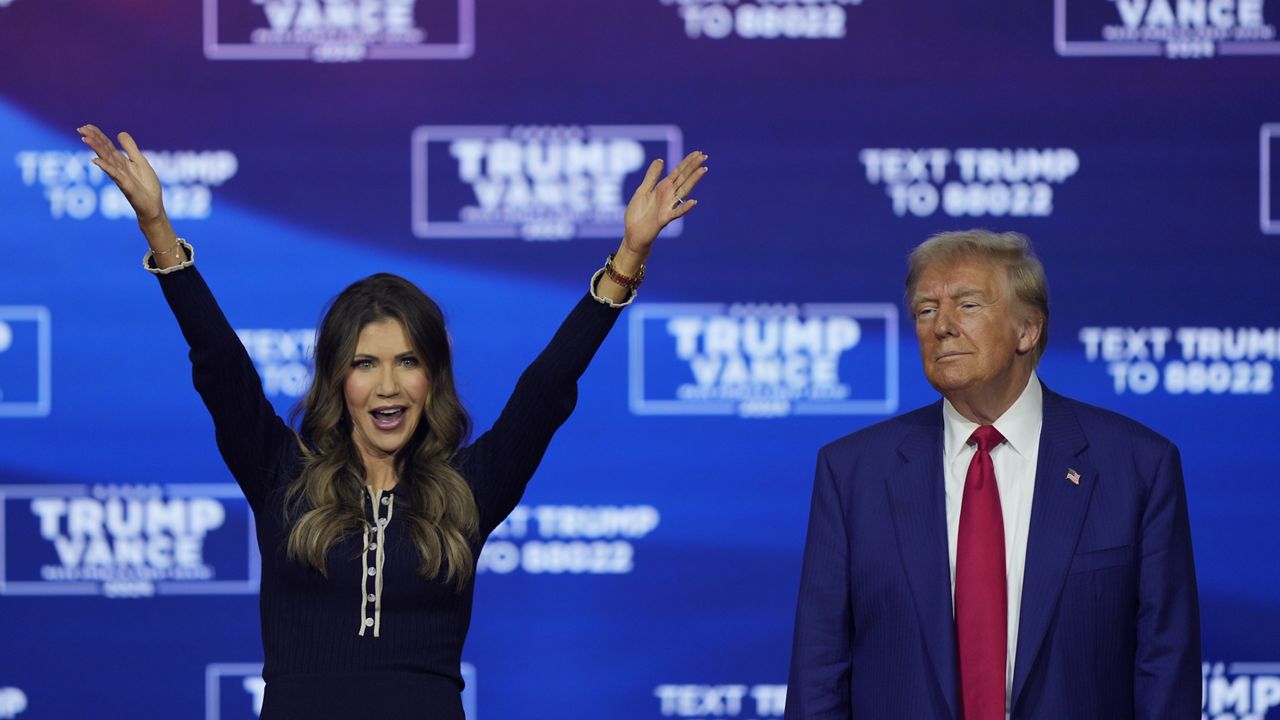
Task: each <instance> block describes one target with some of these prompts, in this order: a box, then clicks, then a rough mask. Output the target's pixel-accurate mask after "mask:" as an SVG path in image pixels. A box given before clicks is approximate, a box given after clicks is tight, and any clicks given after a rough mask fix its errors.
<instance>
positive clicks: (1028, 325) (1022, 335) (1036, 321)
mask: <svg viewBox="0 0 1280 720" xmlns="http://www.w3.org/2000/svg"><path fill="white" fill-rule="evenodd" d="M1043 332H1044V318H1042V317H1040V314H1039V313H1027V316H1026V318H1025V319H1023V321H1022V323H1021V324H1020V325H1019V328H1018V354H1020V355H1021V354H1026V353H1029V352H1031V351H1032V350H1033V349H1034V348H1035V346H1036V343H1038V342H1040V334H1041V333H1043Z"/></svg>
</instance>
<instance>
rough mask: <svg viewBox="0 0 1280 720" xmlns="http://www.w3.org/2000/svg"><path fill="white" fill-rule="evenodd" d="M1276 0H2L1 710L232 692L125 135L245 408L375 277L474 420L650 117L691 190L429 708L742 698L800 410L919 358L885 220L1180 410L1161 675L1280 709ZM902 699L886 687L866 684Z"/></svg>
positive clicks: (837, 430) (542, 323)
mask: <svg viewBox="0 0 1280 720" xmlns="http://www.w3.org/2000/svg"><path fill="white" fill-rule="evenodd" d="M1278 25H1280V3H1277V0H1270V2H1268V1H1267V0H1180V1H1178V2H1175V1H1174V0H1055V2H1037V3H1028V2H1014V1H1012V0H994V1H991V2H982V3H955V2H942V1H940V0H920V1H919V2H913V3H908V2H902V1H901V0H629V1H626V2H623V1H613V2H606V1H602V0H557V1H556V2H533V1H531V0H504V1H503V2H496V1H494V0H359V1H356V0H326V1H325V2H317V1H316V0H201V1H197V0H190V1H188V2H182V3H178V2H160V1H159V0H115V1H114V2H110V3H72V2H58V1H56V0H0V499H2V500H3V503H2V507H0V543H2V546H0V718H15V717H16V718H20V719H21V720H34V719H37V718H93V717H102V718H208V719H210V720H212V719H214V718H219V719H231V718H249V717H254V702H255V699H257V698H258V693H260V691H261V681H260V678H259V677H258V672H259V669H260V663H261V660H262V657H261V647H260V643H259V634H258V617H257V597H256V595H255V588H256V582H257V578H258V563H257V560H256V547H255V546H254V543H253V539H252V535H251V531H250V528H251V524H252V523H251V517H250V516H249V513H248V509H247V507H246V505H245V503H244V501H243V499H241V498H240V496H239V494H238V492H237V489H236V487H235V486H234V484H233V482H232V480H231V478H230V476H229V474H228V473H227V471H226V469H225V468H224V467H223V465H222V463H221V461H220V459H219V457H218V454H217V451H216V448H215V445H214V439H213V433H212V428H211V423H210V421H209V419H208V417H207V415H206V413H205V412H204V408H203V406H202V405H201V403H200V401H199V399H198V397H197V396H196V394H195V392H194V390H192V388H191V383H190V375H189V365H188V362H187V360H186V356H185V347H184V345H183V342H182V339H181V337H180V335H179V333H178V331H177V327H176V324H175V323H174V322H173V320H172V318H171V317H170V315H169V313H168V311H167V309H166V307H165V305H164V302H163V300H162V298H161V294H160V292H159V289H158V288H157V287H156V282H155V280H154V279H153V278H151V277H150V276H148V275H147V274H146V273H144V272H143V271H142V269H141V268H140V267H139V258H140V257H141V256H142V254H143V251H144V249H145V247H144V243H143V241H142V239H141V237H140V236H139V234H138V232H137V229H136V226H135V224H134V222H133V220H132V219H131V218H130V217H128V214H129V213H128V210H127V207H126V206H125V205H124V203H123V198H122V197H120V196H119V194H118V193H117V192H116V191H115V190H114V189H113V188H112V187H111V186H110V183H109V181H107V180H106V179H105V178H104V176H103V175H102V174H101V173H100V172H98V171H97V170H96V169H94V168H93V167H92V166H90V165H89V164H88V155H87V153H86V152H85V149H84V147H83V146H82V144H81V143H80V142H79V140H78V138H77V136H76V134H75V128H76V127H77V126H79V125H81V124H84V123H86V122H94V123H96V124H98V125H100V126H101V127H103V128H104V129H105V130H107V131H108V132H109V133H112V134H114V132H116V131H119V130H122V129H127V130H129V131H131V132H132V133H133V134H134V136H135V137H136V138H138V140H139V142H140V143H141V145H142V147H143V149H144V150H147V151H149V152H150V153H151V157H152V162H153V164H154V165H155V166H156V168H157V170H158V171H159V172H160V175H161V178H162V180H163V181H164V183H165V185H166V192H167V201H168V205H169V208H170V214H171V216H172V218H173V221H174V224H175V226H176V227H177V229H178V230H179V233H180V234H181V235H183V236H185V237H186V238H188V239H190V240H191V242H192V243H193V244H194V245H195V247H196V249H197V254H198V261H199V264H200V267H201V269H202V271H203V273H204V275H205V277H206V278H207V280H208V281H209V283H210V284H211V286H212V287H213V289H214V291H215V293H216V294H217V296H218V298H219V299H220V301H221V303H222V305H223V307H224V309H225V310H226V313H227V315H228V316H229V317H230V319H231V322H232V323H233V325H234V326H235V327H236V328H237V329H238V330H239V331H240V334H241V337H242V339H243V340H244V341H245V344H246V346H247V347H248V348H249V350H250V352H251V354H252V355H253V357H254V360H255V362H256V363H257V365H258V368H259V370H260V372H261V374H262V377H263V382H264V386H265V388H266V390H267V392H268V394H269V395H270V397H271V399H272V401H273V402H274V403H275V404H276V406H277V407H278V408H279V409H280V411H281V412H282V413H284V412H286V411H287V410H288V409H289V408H290V407H291V406H292V405H293V403H294V402H295V401H296V400H297V397H298V396H299V395H300V394H301V392H302V390H303V389H304V388H305V385H306V382H307V379H308V376H307V373H308V367H309V366H308V362H307V353H308V350H309V346H310V341H311V337H312V333H313V332H314V327H315V324H316V321H317V319H318V316H319V313H320V309H321V307H322V306H323V304H324V303H325V301H326V300H328V299H329V298H330V297H332V296H333V295H334V294H336V293H337V292H338V291H339V290H340V289H341V288H343V287H344V286H345V285H346V284H348V283H350V282H351V281H353V280H355V279H357V278H360V277H362V276H364V275H366V274H369V273H372V272H376V271H384V270H387V271H393V272H397V273H400V274H403V275H405V276H407V277H409V278H410V279H412V280H413V281H414V282H416V283H418V284H419V285H420V286H422V287H423V288H424V289H425V290H426V291H427V292H429V293H430V294H431V295H433V296H434V297H435V298H437V299H438V300H439V301H440V302H441V304H442V305H443V307H444V308H445V310H446V312H447V314H448V317H449V322H450V330H451V333H452V335H453V340H454V343H455V347H456V351H457V361H456V365H457V367H458V375H459V382H460V387H461V391H462V394H463V398H464V400H465V402H466V403H467V405H468V407H469V409H470V410H471V411H472V413H473V415H474V418H475V420H476V425H477V428H478V429H479V430H483V429H484V428H486V427H487V426H488V424H489V423H490V422H492V420H493V419H494V418H495V417H496V415H497V413H498V411H499V409H500V407H501V405H502V403H503V401H504V400H505V399H506V397H507V394H508V393H509V392H510V390H511V388H512V386H513V385H514V382H515V380H516V378H517V376H518V375H519V373H520V371H521V369H522V368H523V367H524V365H525V364H526V363H527V362H528V361H530V360H531V359H532V358H533V357H534V356H535V354H536V353H537V352H538V351H539V349H540V348H541V347H542V345H543V344H544V343H545V341H546V340H548V339H549V338H550V336H551V333H552V332H553V330H554V329H555V327H556V326H557V325H558V323H559V322H560V320H561V319H562V318H563V317H564V315H565V314H566V313H567V311H568V310H569V308H570V307H571V306H572V305H573V303H574V302H575V301H576V300H577V298H578V297H579V296H580V295H581V293H582V292H583V291H584V290H585V289H586V285H587V279H588V278H589V277H590V275H591V274H592V272H593V271H595V270H596V269H597V268H598V267H599V266H600V265H601V263H602V261H603V260H604V258H605V256H606V254H607V253H609V252H610V251H611V250H613V249H614V248H615V247H616V246H617V240H618V238H619V236H620V232H621V225H620V218H621V208H622V207H623V206H624V205H625V202H626V199H627V198H628V197H629V195H630V193H631V191H632V189H633V188H634V186H635V185H636V183H637V182H638V180H639V178H640V174H641V171H642V168H643V167H644V165H645V162H646V160H647V159H649V158H653V157H666V158H669V159H671V160H675V159H677V158H679V157H681V156H682V155H683V154H684V153H685V152H688V151H690V150H694V149H698V150H703V151H705V152H707V153H708V154H709V155H710V161H709V165H710V167H711V172H710V173H709V175H708V177H707V179H706V182H705V183H703V185H702V186H701V187H699V189H698V193H697V195H698V197H699V199H700V201H701V204H700V205H699V207H698V208H697V209H696V211H694V212H693V213H692V214H691V215H690V216H689V217H688V218H687V219H686V220H684V221H683V223H681V224H680V226H673V227H672V228H669V229H668V231H667V232H666V233H665V234H664V236H663V237H662V238H661V239H660V240H659V243H658V246H657V248H656V251H655V253H654V255H653V258H652V260H651V262H650V267H649V279H648V281H647V282H646V283H645V285H644V287H643V288H642V289H641V292H640V297H639V300H638V301H637V303H636V305H635V306H634V307H633V308H631V309H629V310H628V311H627V312H626V313H625V314H624V315H623V317H622V319H621V320H620V321H619V325H618V326H617V328H616V329H615V330H614V332H613V334H612V335H611V337H610V338H609V339H608V341H607V342H606V343H605V345H604V346H603V347H602V348H601V350H600V352H599V355H598V356H597V358H596V360H595V362H594V363H593V364H592V366H591V368H590V369H589V371H588V373H587V375H586V377H585V378H584V379H583V381H582V384H581V400H580V403H579V406H578V409H577V411H576V412H575V414H574V416H573V417H572V419H570V421H569V422H568V424H567V425H566V426H565V427H564V428H563V429H562V430H561V431H560V432H559V434H558V435H557V436H556V438H555V442H554V443H553V444H552V447H551V449H550V451H549V452H548V453H547V456H546V459H545V460H544V461H543V463H542V466H541V468H540V469H539V470H538V473H537V475H536V476H535V477H534V479H533V481H532V483H531V485H530V487H529V490H528V492H527V494H526V495H525V498H524V500H523V503H522V504H521V506H520V507H519V508H518V509H517V511H516V512H515V514H513V516H512V517H511V518H510V519H509V520H508V521H507V522H506V523H504V525H503V526H502V527H501V528H500V529H499V531H498V532H497V533H496V534H495V536H494V537H493V538H492V539H491V540H490V542H489V545H488V547H487V549H486V552H485V554H484V555H483V556H482V557H481V574H480V575H479V577H478V580H477V592H476V607H475V617H474V624H473V628H472V631H471V634H470V637H469V639H468V642H467V645H466V649H465V652H464V661H465V663H466V667H465V673H466V675H467V677H468V681H469V685H468V690H467V691H466V703H467V706H468V711H469V714H468V717H470V718H472V720H475V719H476V718H484V719H485V720H495V719H497V720H508V719H514V720H519V719H523V718H529V719H533V718H584V719H586V718H609V719H610V720H641V719H645V720H649V719H653V718H663V717H682V718H711V717H730V718H743V719H746V720H750V719H753V718H769V717H778V716H780V715H781V710H782V703H783V697H784V696H785V682H786V672H787V665H788V657H789V654H790V637H791V627H792V619H793V611H794V604H795V597H796V588H797V583H798V579H799V570H800V554H801V548H802V544H803V541H804V529H805V523H806V518H807V512H808V503H809V494H810V486H811V478H812V469H813V460H814V457H815V453H816V451H817V449H818V447H819V446H821V445H822V444H825V443H826V442H828V441H830V440H832V439H834V438H836V437H838V436H840V435H843V434H845V433H848V432H851V431H853V430H856V429H858V428H860V427H863V426H865V425H867V424H869V423H873V422H876V421H879V420H881V419H883V418H885V417H887V416H889V415H892V414H895V413H897V412H901V411H905V410H909V409H912V408H915V407H918V406H920V405H923V404H926V403H929V402H932V401H933V400H934V399H935V398H936V394H935V393H934V391H933V390H932V389H931V388H929V386H928V385H927V384H926V383H925V382H924V379H923V376H922V374H921V371H920V366H919V360H918V355H917V350H916V345H915V340H914V336H913V332H912V328H911V325H910V322H909V319H908V318H906V317H905V314H904V312H903V308H902V303H901V296H902V279H903V276H904V270H905V263H904V257H905V254H906V252H907V251H908V250H909V249H910V248H911V247H913V246H914V245H915V244H917V243H919V242H920V241H921V240H923V239H924V238H926V237H927V236H929V235H930V234H931V233H934V232H938V231H942V230H951V229H964V228H969V227H975V226H981V227H989V228H993V229H1001V230H1003V229H1009V230H1017V231H1020V232H1024V233H1026V234H1028V235H1029V236H1031V238H1032V239H1033V241H1034V242H1035V244H1036V247H1037V249H1038V251H1039V253H1040V255H1041V256H1042V257H1043V259H1044V262H1045V265H1046V267H1047V271H1048V276H1049V280H1050V285H1051V296H1052V307H1053V316H1052V327H1051V333H1050V334H1051V338H1050V345H1049V349H1048V352H1047V354H1046V355H1045V357H1044V359H1043V362H1042V363H1041V368H1040V373H1041V377H1042V378H1043V379H1044V380H1045V381H1046V382H1047V383H1048V385H1049V386H1050V387H1052V388H1053V389H1055V390H1057V391H1059V392H1062V393H1065V394H1067V395H1070V396H1073V397H1076V398H1079V399H1082V400H1085V401H1087V402H1091V403H1095V404H1098V405H1102V406H1105V407H1108V408H1111V409H1114V410H1117V411H1119V412H1122V413H1125V414H1127V415H1130V416H1132V417H1135V418H1137V419H1138V420H1140V421H1142V422H1145V423H1147V424H1149V425H1151V426H1152V427H1154V428H1155V429H1157V430H1158V431H1159V432H1161V433H1163V434H1165V435H1167V436H1168V437H1170V438H1171V439H1172V440H1173V441H1174V442H1176V443H1177V444H1178V445H1179V446H1180V447H1181V449H1182V453H1183V459H1184V463H1185V471H1186V478H1187V489H1188V495H1189V503H1190V511H1191V522H1192V527H1193V532H1194V542H1195V551H1196V559H1197V570H1198V574H1199V581H1200V599H1201V603H1202V608H1203V630H1204V661H1205V709H1204V716H1205V718H1214V719H1216V720H1226V719H1227V718H1233V719H1239V718H1257V719H1262V718H1272V719H1273V720H1274V719H1275V718H1280V710H1276V709H1273V708H1275V707H1277V706H1280V640H1277V638H1280V560H1278V558H1280V541H1278V540H1277V537H1278V536H1280V535H1278V534H1277V532H1276V529H1275V525H1276V516H1277V508H1280V489H1277V488H1278V487H1280V484H1278V483H1277V482H1276V481H1275V474H1276V471H1275V468H1276V466H1277V463H1276V448H1277V447H1280V421H1278V414H1280V412H1278V411H1280V402H1277V396H1278V395H1280V393H1278V392H1277V390H1276V387H1277V384H1280V378H1277V377H1276V370H1277V367H1280V291H1278V290H1277V286H1276V280H1275V275H1276V270H1277V268H1278V267H1280V169H1278V168H1280V92H1277V89H1278V87H1280V86H1278V85H1277V79H1278V78H1280V40H1278V39H1277V38H1276V28H1277V26H1278ZM912 701H913V692H912V690H911V689H910V688H903V694H902V703H903V704H904V706H906V705H908V704H910V703H911V702H912Z"/></svg>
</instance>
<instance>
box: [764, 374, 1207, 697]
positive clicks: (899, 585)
mask: <svg viewBox="0 0 1280 720" xmlns="http://www.w3.org/2000/svg"><path fill="white" fill-rule="evenodd" d="M942 447H943V424H942V403H941V401H939V402H937V403H935V404H933V405H930V406H928V407H925V408H921V409H919V410H916V411H914V412H911V413H907V414H905V415H901V416H898V417H896V418H892V419H890V420H887V421H885V422H882V423H879V424H877V425H873V426H871V427H868V428H865V429H863V430H861V431H859V432H856V433H853V434H851V435H848V436H846V437H844V438H841V439H840V440H837V441H835V442H833V443H831V444H830V445H827V446H826V447H824V448H823V449H822V451H821V452H820V453H819V455H818V470H817V476H816V479H815V481H814V491H813V505H812V509H811V511H810V518H809V533H808V540H807V542H806V545H805V552H804V569H803V572H802V574H801V582H800V600H799V604H798V609H797V611H796V628H795V642H794V646H793V649H792V656H791V676H790V680H789V686H788V691H787V710H786V718H787V719H788V720H800V719H801V718H804V719H806V720H818V719H821V720H827V719H829V718H831V719H834V718H840V719H841V720H845V719H848V718H857V719H858V720H863V719H865V718H871V719H875V720H879V719H881V718H885V719H892V720H899V719H902V720H908V719H916V718H918V719H920V720H926V719H927V720H944V719H945V720H958V719H959V718H960V714H961V713H960V708H959V703H958V695H959V688H958V684H957V675H956V663H957V660H956V643H955V627H954V622H953V618H952V609H951V608H952V605H951V580H950V577H951V576H950V568H949V561H948V555H947V525H946V509H945V499H944V491H943V467H942V453H943V450H942ZM1068 468H1072V469H1075V470H1076V471H1078V472H1079V473H1080V483H1079V485H1076V484H1073V483H1071V482H1069V481H1068V480H1067V477H1066V475H1067V471H1068ZM1035 483H1036V486H1035V496H1034V500H1033V502H1032V510H1031V530H1030V534H1029V537H1028V545H1027V559H1026V567H1025V577H1024V580H1023V589H1022V610H1021V616H1020V618H1019V630H1018V644H1017V654H1016V658H1015V669H1014V678H1013V691H1012V696H1011V702H1010V708H1011V714H1012V717H1013V718H1014V719H1015V720H1041V719H1047V720H1057V719H1059V718H1061V719H1065V720H1074V719H1076V718H1079V719H1080V720H1101V719H1107V720H1111V719H1113V718H1116V719H1118V718H1135V719H1137V718H1151V719H1153V720H1154V719H1157V718H1158V719H1159V720H1182V719H1183V718H1185V719H1186V720H1193V719H1194V718H1198V717H1199V716H1200V694H1201V693H1200V675H1201V673H1200V619H1199V606H1198V602H1197V598H1196V582H1195V568H1194V563H1193V560H1192V554H1191V536H1190V528H1189V524H1188V521H1187V504H1186V491H1185V488H1184V487H1183V481H1182V465H1181V461H1180V459H1179V456H1178V450H1177V448H1176V447H1174V445H1173V444H1171V443H1170V442H1169V441H1168V440H1166V439H1165V438H1163V437H1161V436H1159V435H1157V434H1155V433H1154V432H1152V431H1150V430H1148V429H1147V428H1145V427H1143V426H1142V425H1139V424H1138V423H1136V422H1134V421H1132V420H1129V419H1127V418H1124V417H1122V416H1120V415H1117V414H1115V413H1111V412H1108V411H1106V410H1101V409H1099V408H1095V407H1092V406H1089V405H1085V404H1083V403H1079V402H1075V401H1073V400H1070V399H1067V398H1065V397H1062V396H1061V395H1058V394H1056V393H1053V392H1050V391H1049V390H1048V389H1047V388H1046V389H1045V393H1044V424H1043V429H1042V431H1041V436H1040V455H1039V460H1038V463H1037V468H1036V479H1035Z"/></svg>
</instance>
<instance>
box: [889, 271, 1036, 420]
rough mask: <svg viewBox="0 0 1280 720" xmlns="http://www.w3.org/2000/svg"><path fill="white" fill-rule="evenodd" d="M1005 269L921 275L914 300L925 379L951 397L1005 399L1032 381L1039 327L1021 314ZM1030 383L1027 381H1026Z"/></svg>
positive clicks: (913, 305) (932, 272) (912, 303)
mask: <svg viewBox="0 0 1280 720" xmlns="http://www.w3.org/2000/svg"><path fill="white" fill-rule="evenodd" d="M1021 309H1022V308H1020V307H1019V304H1018V300H1017V298H1015V297H1014V296H1013V293H1012V290H1011V288H1010V287H1009V280H1008V274H1007V273H1006V272H1005V270H1004V268H1002V267H1000V266H999V265H994V264H991V263H987V262H983V261H981V260H965V261H961V262H957V263H954V264H946V263H942V262H938V263H934V264H933V265H929V266H927V267H926V268H925V269H924V271H923V272H921V273H920V278H919V280H918V281H917V283H916V287H915V292H914V294H913V295H912V298H911V311H912V315H913V316H914V317H915V323H916V338H917V339H918V340H919V341H920V359H921V360H922V361H923V362H924V374H925V377H927V378H928V379H929V384H930V385H932V386H933V387H934V388H935V389H936V390H937V391H938V392H940V393H942V394H943V395H944V396H947V397H952V396H955V397H967V398H982V397H984V396H994V397H999V396H1002V395H1003V394H1004V393H1007V392H1009V391H1010V390H1017V391H1020V390H1021V388H1011V385H1013V384H1016V382H1017V381H1018V380H1019V378H1020V377H1022V373H1024V372H1025V373H1027V375H1028V376H1029V373H1030V369H1031V367H1032V363H1031V356H1030V354H1029V353H1030V352H1031V350H1032V348H1034V347H1035V344H1036V340H1037V339H1038V338H1039V336H1040V333H1039V324H1038V323H1036V322H1032V321H1028V320H1027V318H1026V315H1025V313H1022V312H1020V310H1021ZM1023 381H1024V382H1025V380H1023Z"/></svg>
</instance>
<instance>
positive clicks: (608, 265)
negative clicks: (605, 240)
mask: <svg viewBox="0 0 1280 720" xmlns="http://www.w3.org/2000/svg"><path fill="white" fill-rule="evenodd" d="M615 255H617V253H609V259H608V260H605V261H604V274H605V275H608V276H609V279H610V280H612V281H614V282H615V283H617V284H619V285H621V286H622V287H624V288H626V289H628V290H635V289H636V288H638V287H640V283H642V282H644V263H640V272H639V274H637V275H636V276H635V277H631V276H629V275H623V274H622V273H620V272H618V269H617V268H615V267H614V266H613V258H614V256H615Z"/></svg>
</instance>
